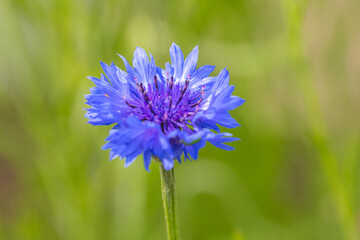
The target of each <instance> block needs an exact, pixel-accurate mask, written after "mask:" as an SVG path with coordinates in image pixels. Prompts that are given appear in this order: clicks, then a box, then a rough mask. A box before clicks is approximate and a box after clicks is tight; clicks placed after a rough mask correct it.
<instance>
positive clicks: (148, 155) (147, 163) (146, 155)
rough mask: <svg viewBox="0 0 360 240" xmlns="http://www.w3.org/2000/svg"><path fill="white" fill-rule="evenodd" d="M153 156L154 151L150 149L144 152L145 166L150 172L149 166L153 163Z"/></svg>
mask: <svg viewBox="0 0 360 240" xmlns="http://www.w3.org/2000/svg"><path fill="white" fill-rule="evenodd" d="M151 157H152V153H151V151H150V150H147V151H145V152H144V167H145V169H146V171H148V172H150V169H149V166H150V163H151Z"/></svg>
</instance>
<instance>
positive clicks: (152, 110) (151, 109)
mask: <svg viewBox="0 0 360 240" xmlns="http://www.w3.org/2000/svg"><path fill="white" fill-rule="evenodd" d="M149 109H150V111H151V112H152V114H154V116H156V113H155V111H154V109H153V107H152V102H151V101H150V102H149Z"/></svg>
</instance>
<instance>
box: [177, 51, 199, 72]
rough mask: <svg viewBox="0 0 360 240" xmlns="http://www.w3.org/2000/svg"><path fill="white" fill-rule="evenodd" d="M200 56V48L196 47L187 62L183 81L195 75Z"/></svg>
mask: <svg viewBox="0 0 360 240" xmlns="http://www.w3.org/2000/svg"><path fill="white" fill-rule="evenodd" d="M198 56H199V49H198V46H196V47H195V48H194V49H193V50H192V51H191V53H190V54H189V56H187V58H186V60H185V63H184V70H183V74H182V77H181V79H187V78H188V76H189V75H190V77H191V75H192V74H193V73H194V71H195V70H196V64H197V61H198Z"/></svg>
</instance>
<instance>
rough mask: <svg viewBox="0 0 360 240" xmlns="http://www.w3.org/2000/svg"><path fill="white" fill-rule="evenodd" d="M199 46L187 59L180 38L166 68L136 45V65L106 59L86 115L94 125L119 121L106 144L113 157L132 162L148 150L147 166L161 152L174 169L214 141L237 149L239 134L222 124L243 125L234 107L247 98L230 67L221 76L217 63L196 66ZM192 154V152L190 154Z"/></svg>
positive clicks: (145, 162)
mask: <svg viewBox="0 0 360 240" xmlns="http://www.w3.org/2000/svg"><path fill="white" fill-rule="evenodd" d="M198 54H199V51H198V47H195V48H194V49H193V50H192V52H191V53H190V54H189V55H188V57H187V58H186V59H185V61H184V56H183V53H182V51H181V49H180V47H179V46H177V45H176V44H175V43H173V44H172V46H171V48H170V58H171V64H170V63H167V64H166V65H165V70H164V69H161V68H159V67H157V66H156V65H155V61H154V58H153V56H152V55H151V54H150V59H149V57H148V55H147V53H146V52H145V51H144V50H143V49H141V48H139V47H138V48H136V50H135V53H134V58H133V67H131V66H130V64H129V63H128V62H127V60H126V59H125V58H124V57H123V56H121V55H119V56H120V57H121V58H122V60H123V62H124V65H125V69H126V71H123V70H121V69H120V68H118V67H117V66H116V65H115V64H113V63H112V64H111V65H110V66H108V65H107V64H105V63H102V62H101V66H102V68H103V70H104V73H105V75H104V74H101V78H100V79H98V78H94V77H89V79H90V80H92V81H93V82H94V83H95V85H96V87H93V88H91V89H90V94H89V95H86V96H85V97H86V99H87V102H86V103H87V104H88V105H90V106H91V108H89V109H87V113H86V114H85V116H86V117H87V118H88V119H89V121H88V123H90V124H92V125H109V124H116V125H115V126H114V127H113V129H112V130H111V131H110V134H109V136H108V138H107V139H106V140H107V141H108V143H106V144H105V145H104V146H103V149H111V151H110V160H112V159H114V158H116V157H120V158H125V166H129V165H130V164H131V163H132V162H133V161H134V160H135V158H136V157H137V156H138V155H140V154H143V155H144V165H145V169H146V170H149V165H150V162H151V157H152V156H154V157H157V158H158V159H159V160H160V161H161V162H162V163H163V165H164V168H165V169H167V170H169V169H171V168H172V167H173V166H174V159H176V160H177V161H178V162H179V163H181V158H182V156H184V157H183V159H185V160H187V159H189V160H190V157H191V158H193V159H197V157H198V151H199V150H200V148H203V147H204V146H205V143H206V142H210V143H211V144H213V145H214V146H216V147H219V148H222V149H225V150H232V149H233V148H232V147H230V146H228V145H225V144H224V143H226V142H231V141H235V140H238V139H237V138H233V137H231V134H229V133H220V129H219V127H218V125H221V126H224V127H227V128H234V127H238V126H240V125H239V124H238V123H237V122H236V121H235V119H233V118H232V117H231V116H230V114H229V111H230V110H232V109H234V108H236V107H238V106H240V105H241V104H243V103H244V100H243V99H241V98H239V97H236V96H232V92H233V91H234V86H229V73H228V71H227V70H226V69H223V70H222V71H221V72H220V74H219V75H218V76H217V77H209V75H210V74H211V72H212V71H213V70H214V69H215V67H214V66H210V65H205V66H202V67H200V68H198V69H197V68H196V65H197V59H198ZM189 155H190V156H189Z"/></svg>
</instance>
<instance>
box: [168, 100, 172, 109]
mask: <svg viewBox="0 0 360 240" xmlns="http://www.w3.org/2000/svg"><path fill="white" fill-rule="evenodd" d="M169 99H170V103H169V110H168V112H170V110H171V105H172V97H171V96H169Z"/></svg>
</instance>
